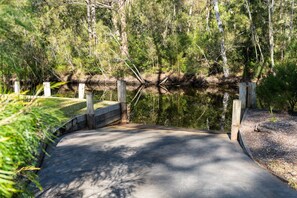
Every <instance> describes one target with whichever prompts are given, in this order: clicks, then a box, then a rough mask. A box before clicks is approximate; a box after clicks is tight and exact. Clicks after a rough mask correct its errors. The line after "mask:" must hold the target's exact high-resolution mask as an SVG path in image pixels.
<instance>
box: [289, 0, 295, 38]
mask: <svg viewBox="0 0 297 198" xmlns="http://www.w3.org/2000/svg"><path fill="white" fill-rule="evenodd" d="M294 6H295V0H291V16H290V33H289V42H290V41H291V39H292V34H293V22H294Z"/></svg>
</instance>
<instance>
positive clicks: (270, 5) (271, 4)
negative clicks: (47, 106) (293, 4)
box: [268, 0, 274, 72]
mask: <svg viewBox="0 0 297 198" xmlns="http://www.w3.org/2000/svg"><path fill="white" fill-rule="evenodd" d="M273 9H274V0H268V26H269V27H268V28H269V46H270V47H269V51H270V61H271V70H272V72H273V70H274V37H273V22H272V16H273Z"/></svg>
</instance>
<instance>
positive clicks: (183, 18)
mask: <svg viewBox="0 0 297 198" xmlns="http://www.w3.org/2000/svg"><path fill="white" fill-rule="evenodd" d="M296 16H297V15H296V14H295V2H294V0H278V1H274V0H221V1H218V0H150V1H148V0H60V1H56V0H0V74H1V81H2V82H8V81H9V80H11V79H18V80H23V81H26V80H30V81H33V82H36V83H40V82H42V81H43V80H47V79H51V78H54V79H59V78H61V77H63V76H65V75H69V74H83V75H94V74H100V75H102V76H104V78H106V79H108V78H109V77H111V76H113V77H117V78H118V77H123V76H134V77H136V78H137V79H138V80H139V81H140V82H144V78H145V77H144V76H145V74H156V73H160V72H161V73H174V74H178V75H185V74H194V75H199V76H210V75H217V76H221V77H223V76H224V77H225V78H226V77H230V76H231V77H232V76H241V77H242V78H243V79H245V80H251V79H260V78H262V77H263V76H266V75H267V74H268V73H273V72H274V68H275V67H277V66H278V65H284V64H288V63H294V64H295V62H296V57H297V53H296V49H297V42H296V28H295V23H296Z"/></svg>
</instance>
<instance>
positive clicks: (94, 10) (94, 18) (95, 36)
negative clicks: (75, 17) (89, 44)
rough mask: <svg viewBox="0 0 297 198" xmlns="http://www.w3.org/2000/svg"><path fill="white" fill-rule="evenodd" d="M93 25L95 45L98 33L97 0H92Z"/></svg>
mask: <svg viewBox="0 0 297 198" xmlns="http://www.w3.org/2000/svg"><path fill="white" fill-rule="evenodd" d="M91 27H92V38H93V42H94V45H96V44H97V33H96V0H91Z"/></svg>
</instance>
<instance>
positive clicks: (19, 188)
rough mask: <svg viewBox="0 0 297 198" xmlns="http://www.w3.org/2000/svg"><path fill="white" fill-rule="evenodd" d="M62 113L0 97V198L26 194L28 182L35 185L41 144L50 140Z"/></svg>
mask: <svg viewBox="0 0 297 198" xmlns="http://www.w3.org/2000/svg"><path fill="white" fill-rule="evenodd" d="M61 116H62V115H61V114H60V112H59V111H53V110H49V109H47V108H46V105H45V104H42V105H41V104H38V101H37V100H27V99H24V98H23V99H22V98H20V97H19V96H16V95H14V94H9V95H0V197H12V196H14V195H20V196H22V197H24V196H25V195H26V193H27V192H26V184H27V183H28V181H31V182H34V183H36V184H38V182H37V176H36V174H34V170H36V168H35V166H36V161H37V160H36V158H37V156H38V155H39V152H40V143H41V142H46V141H48V140H50V139H51V138H52V134H51V133H50V131H51V129H52V128H53V127H54V126H56V125H58V124H59V123H60V121H61V120H60V118H61Z"/></svg>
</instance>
